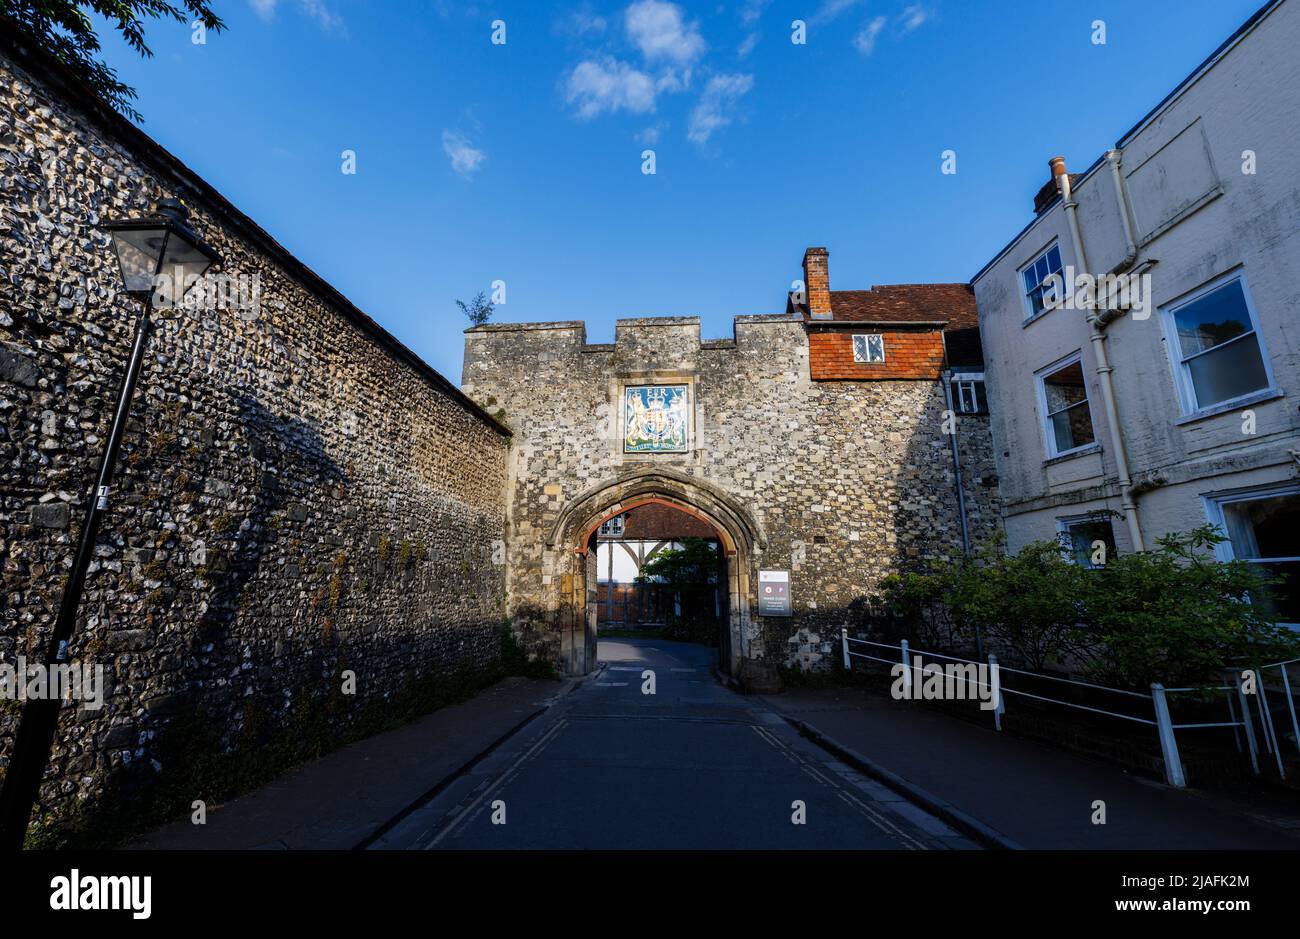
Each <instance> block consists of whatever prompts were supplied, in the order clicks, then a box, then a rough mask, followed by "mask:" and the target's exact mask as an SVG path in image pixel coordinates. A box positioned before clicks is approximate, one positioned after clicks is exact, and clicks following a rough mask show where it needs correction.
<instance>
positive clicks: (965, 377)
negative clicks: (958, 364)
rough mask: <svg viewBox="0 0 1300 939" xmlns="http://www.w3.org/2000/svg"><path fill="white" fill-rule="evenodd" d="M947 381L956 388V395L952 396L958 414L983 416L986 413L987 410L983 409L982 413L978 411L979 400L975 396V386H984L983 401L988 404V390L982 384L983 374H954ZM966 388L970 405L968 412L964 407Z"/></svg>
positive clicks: (986, 386)
mask: <svg viewBox="0 0 1300 939" xmlns="http://www.w3.org/2000/svg"><path fill="white" fill-rule="evenodd" d="M948 380H949V381H950V382H951V383H952V384H954V385H956V386H957V388H956V391H957V394H956V395H954V396H953V403H954V404H955V405H956V406H957V413H958V414H984V413H986V412H987V410H988V408H985V409H984V410H983V411H981V410H980V407H979V398H978V397H976V395H975V385H976V384H980V385H984V401H985V403H986V404H987V403H988V399H989V389H988V385H986V384H985V383H984V373H983V372H954V373H953V374H952V376H950V378H949V379H948ZM968 386H969V390H970V400H971V405H972V407H971V408H970V409H969V410H967V409H966V407H965V404H966V392H967V387H968Z"/></svg>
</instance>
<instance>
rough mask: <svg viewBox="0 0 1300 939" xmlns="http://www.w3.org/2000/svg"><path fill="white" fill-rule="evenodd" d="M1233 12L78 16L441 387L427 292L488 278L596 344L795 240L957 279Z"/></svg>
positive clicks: (720, 328)
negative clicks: (103, 20)
mask: <svg viewBox="0 0 1300 939" xmlns="http://www.w3.org/2000/svg"><path fill="white" fill-rule="evenodd" d="M1261 3H1262V0H1143V2H1140V3H1135V2H1133V0H1118V2H1114V0H1086V2H1080V0H999V2H993V0H924V2H919V3H918V2H912V0H793V2H790V0H768V2H763V0H737V2H713V3H697V2H681V3H676V4H674V3H667V2H663V0H636V2H632V0H623V2H618V3H615V2H601V0H585V2H584V0H576V2H557V3H541V2H523V0H501V2H497V3H494V4H490V5H489V4H478V3H471V2H465V3H458V2H453V0H445V2H444V0H214V6H215V8H216V9H217V12H218V13H219V14H220V15H221V16H222V17H223V18H224V19H225V20H226V22H227V24H228V27H229V29H228V30H227V31H226V32H224V33H222V34H220V35H209V36H208V37H207V42H206V43H205V44H202V45H196V44H194V43H193V41H192V39H191V32H190V30H189V29H188V28H186V27H183V26H180V25H177V24H171V23H166V24H158V25H156V26H154V27H153V28H151V30H150V32H149V40H150V44H151V45H152V47H153V49H154V52H155V54H156V58H155V59H153V60H150V61H144V60H141V59H139V58H138V57H136V56H135V55H134V54H133V53H131V52H130V50H128V49H127V48H126V47H125V46H124V45H122V44H121V43H120V42H118V41H116V39H115V38H111V37H109V36H107V35H106V32H107V31H106V30H105V31H102V33H101V34H102V35H105V43H104V45H105V57H106V58H107V60H108V61H109V63H110V64H111V65H113V66H114V67H115V68H117V69H118V71H119V75H120V77H121V78H122V79H123V80H124V81H126V82H127V83H128V84H131V85H133V86H135V88H136V89H137V90H138V92H139V95H140V97H139V101H138V103H137V104H138V108H139V110H140V111H141V112H143V114H144V116H145V124H144V129H145V130H146V131H147V132H148V133H149V134H151V135H152V136H153V137H154V138H155V139H157V140H158V141H159V142H160V143H162V144H163V145H164V146H165V147H167V148H168V149H170V150H171V151H172V152H173V153H175V154H176V155H177V156H179V157H180V158H181V159H182V160H184V161H185V162H186V163H187V164H189V166H191V167H192V168H193V169H194V170H196V171H197V172H198V173H199V174H200V175H202V176H204V177H205V178H206V179H207V180H208V181H209V182H211V183H212V184H213V185H215V186H216V187H217V188H218V189H219V190H221V191H222V192H223V193H224V194H225V195H226V196H227V197H228V198H230V199H231V200H232V201H233V202H234V203H235V204H236V205H238V206H239V207H240V208H241V209H243V210H244V211H245V212H246V213H248V214H249V215H250V216H252V217H253V218H254V219H255V220H257V221H258V222H259V223H260V224H261V225H262V226H263V227H264V228H265V229H267V230H268V231H269V232H270V233H271V234H272V235H273V236H274V237H276V238H277V239H278V240H279V241H280V242H281V243H282V244H284V245H286V246H287V247H288V248H289V250H291V251H292V252H293V253H295V254H296V255H297V256H298V257H299V258H301V259H302V260H303V261H304V262H305V263H307V264H308V265H309V266H310V267H312V268H313V269H314V270H316V271H317V272H318V273H319V274H321V275H322V276H323V277H325V278H326V279H327V280H329V281H330V282H332V283H333V284H334V285H335V286H336V287H338V288H339V289H340V290H341V291H342V292H343V293H344V294H346V295H347V296H348V297H349V298H350V299H352V300H353V301H354V302H355V303H356V304H357V305H358V306H359V307H361V308H362V309H364V310H366V311H367V312H368V313H369V314H370V315H371V316H373V317H374V318H375V319H377V320H378V321H379V322H381V323H382V324H383V325H384V326H385V327H387V328H388V329H389V330H390V331H391V332H393V333H394V334H395V335H397V337H398V338H400V339H401V340H402V341H403V342H405V343H406V344H407V345H409V346H410V347H411V348H412V349H414V350H415V351H416V352H417V353H419V354H420V355H421V356H423V357H424V358H425V359H426V361H428V362H429V363H430V364H431V365H433V366H434V367H435V368H437V369H438V370H439V371H441V372H442V373H443V374H445V375H446V376H447V377H449V378H450V379H452V380H453V381H457V382H458V381H459V378H460V365H461V350H462V337H461V331H462V330H463V329H464V327H465V326H466V325H467V324H466V322H465V319H464V317H463V316H462V315H461V313H460V311H459V310H458V309H457V307H456V305H455V302H454V301H455V300H456V299H457V298H463V299H469V297H471V296H472V295H473V294H474V293H476V292H478V291H479V290H484V291H487V290H490V285H491V284H492V282H493V281H497V280H501V281H504V282H505V285H506V304H505V305H504V306H502V307H500V308H499V309H498V311H497V316H496V319H497V320H498V321H528V320H560V319H585V320H586V321H587V324H588V337H589V339H590V340H591V341H596V342H600V341H609V340H611V339H612V338H613V324H614V320H615V319H617V318H620V317H628V316H650V315H696V314H697V315H699V316H701V317H702V318H703V331H704V334H705V336H706V337H723V336H730V335H731V318H732V316H734V315H735V314H738V313H773V312H781V311H783V309H784V303H785V292H786V291H787V290H788V289H789V287H790V283H791V281H792V280H794V279H796V278H798V277H799V276H800V274H801V272H800V269H799V263H800V260H801V258H802V256H803V249H804V248H805V247H807V246H809V245H825V246H826V247H828V248H829V249H830V252H831V286H832V288H835V289H859V288H866V287H869V286H872V285H873V284H878V283H913V282H926V281H965V280H968V279H969V278H970V276H971V275H972V274H974V273H975V271H977V270H978V269H979V268H980V267H981V266H982V265H983V264H984V263H985V262H986V261H988V260H989V259H990V258H991V257H992V255H993V254H994V253H995V252H996V251H998V250H999V249H1000V248H1001V247H1002V246H1003V245H1004V244H1006V242H1008V241H1009V240H1010V239H1011V238H1012V237H1013V236H1014V235H1015V233H1016V232H1018V231H1019V230H1020V228H1021V227H1022V226H1023V225H1024V224H1025V223H1026V222H1027V221H1028V220H1029V218H1030V214H1031V200H1032V198H1033V195H1034V193H1035V192H1036V191H1037V190H1038V188H1039V187H1040V186H1041V185H1042V184H1043V183H1044V182H1045V181H1046V180H1047V177H1048V169H1047V160H1048V158H1049V157H1050V156H1052V155H1054V154H1056V153H1062V154H1064V155H1065V156H1066V158H1067V160H1068V161H1069V165H1070V166H1071V168H1072V169H1076V170H1080V169H1083V168H1085V167H1086V166H1087V165H1088V164H1090V163H1091V162H1092V161H1093V160H1094V159H1095V158H1096V157H1097V156H1098V155H1100V153H1101V152H1102V151H1103V150H1104V149H1106V148H1107V147H1109V146H1110V145H1112V144H1113V143H1114V142H1115V140H1116V139H1117V138H1118V137H1119V136H1120V134H1122V133H1123V132H1124V131H1126V130H1127V129H1128V128H1129V127H1130V126H1131V125H1132V124H1133V123H1135V122H1136V121H1137V120H1138V119H1139V118H1140V117H1141V116H1142V115H1143V114H1144V113H1146V111H1147V110H1148V109H1150V108H1151V107H1152V106H1154V105H1155V104H1156V103H1157V102H1158V101H1159V100H1160V99H1161V98H1163V97H1164V95H1165V94H1166V93H1168V91H1169V90H1171V89H1172V88H1173V86H1174V85H1175V84H1177V83H1178V82H1179V81H1180V80H1181V79H1182V78H1183V77H1184V76H1185V75H1186V74H1187V73H1188V72H1189V71H1191V69H1192V68H1193V67H1195V66H1196V65H1197V64H1198V63H1199V62H1200V61H1201V60H1202V59H1203V58H1204V57H1205V56H1207V55H1208V54H1209V53H1210V52H1211V51H1213V49H1214V48H1215V47H1216V46H1218V44H1219V43H1220V42H1221V41H1222V40H1223V39H1225V38H1226V37H1227V36H1228V35H1229V34H1230V33H1231V32H1232V31H1233V30H1234V29H1236V27H1237V26H1238V25H1240V24H1241V22H1243V21H1244V20H1245V19H1246V18H1247V17H1249V15H1250V14H1251V13H1253V12H1254V10H1255V9H1256V8H1257V7H1258V6H1259V5H1260V4H1261ZM497 19H500V20H503V21H504V22H505V40H506V41H505V43H504V45H494V44H493V43H492V32H493V30H492V22H493V21H494V20H497ZM795 19H801V20H803V21H805V22H806V24H807V32H806V43H805V44H802V45H797V44H795V43H792V42H791V34H792V30H791V22H792V21H793V20H795ZM1095 20H1102V21H1104V22H1105V30H1106V42H1105V44H1104V45H1098V44H1095V43H1094V42H1093V35H1094V30H1093V26H1092V24H1093V22H1094V21H1095ZM647 148H650V149H653V150H654V151H655V163H656V173H655V174H654V175H646V174H644V173H643V172H642V165H643V161H642V156H641V155H642V152H643V151H644V150H645V149H647ZM345 150H352V151H354V152H355V154H356V173H355V174H350V175H349V174H345V173H343V172H342V171H341V168H342V165H343V158H342V154H343V151H345ZM945 150H953V151H955V152H956V154H957V172H956V174H954V175H944V174H942V173H941V171H940V170H941V160H942V154H943V152H944V151H945Z"/></svg>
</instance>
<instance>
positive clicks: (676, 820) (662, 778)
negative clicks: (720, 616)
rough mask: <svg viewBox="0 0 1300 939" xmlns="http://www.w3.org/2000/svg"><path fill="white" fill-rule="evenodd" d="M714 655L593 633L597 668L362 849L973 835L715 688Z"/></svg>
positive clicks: (952, 840) (900, 843) (867, 844)
mask: <svg viewBox="0 0 1300 939" xmlns="http://www.w3.org/2000/svg"><path fill="white" fill-rule="evenodd" d="M713 655H714V653H713V652H712V651H711V650H708V649H705V648H702V647H700V646H694V645H687V644H682V643H672V642H663V641H658V640H615V641H604V642H601V644H600V649H599V656H600V659H601V661H602V663H604V664H603V668H602V670H601V671H600V672H599V673H598V674H596V675H594V676H592V677H591V678H589V679H588V680H587V681H586V682H584V683H583V684H582V685H581V686H580V687H579V688H578V689H577V690H576V691H574V692H573V693H572V694H571V695H568V696H567V697H566V698H564V699H563V700H562V701H561V702H560V703H559V704H557V705H556V706H555V707H554V708H552V709H551V711H550V712H548V713H547V715H546V716H545V717H544V718H542V719H541V720H539V721H537V722H535V723H534V724H532V725H529V727H528V728H527V730H526V731H524V732H522V733H520V734H518V735H516V736H515V737H513V738H511V740H510V741H508V742H507V743H506V744H505V745H503V746H502V747H501V748H500V749H499V750H498V751H497V752H496V753H495V754H494V755H493V756H492V757H490V758H489V759H487V760H484V761H483V762H482V763H480V764H479V765H478V766H476V767H475V768H474V769H473V770H472V771H471V772H470V773H468V774H466V775H465V776H464V777H462V778H461V779H459V780H457V781H456V782H455V783H454V784H453V785H451V786H449V787H448V788H447V789H446V790H445V791H444V792H443V793H442V794H441V795H440V796H438V797H437V798H435V799H434V800H433V801H432V802H430V803H429V804H428V805H426V806H425V807H424V808H422V809H420V810H419V811H416V812H414V813H413V814H411V815H410V816H409V817H408V818H406V819H405V821H404V822H402V823H401V824H399V825H398V826H396V827H395V828H393V829H392V830H391V831H390V832H389V833H388V834H387V835H386V836H384V837H383V838H381V839H380V840H379V841H378V842H376V844H375V845H374V847H377V848H425V849H461V848H552V849H555V848H561V849H562V848H608V849H618V848H624V849H656V848H688V849H689V848H832V849H834V848H878V849H925V848H971V847H974V845H973V844H972V843H971V842H969V841H967V840H965V839H964V838H962V837H960V836H959V835H958V834H957V833H956V832H955V831H953V830H951V829H950V828H948V827H947V826H946V825H945V824H943V823H942V822H941V821H939V820H938V819H936V818H934V817H933V816H931V815H930V814H928V813H926V812H924V811H922V810H921V809H919V808H917V807H915V806H914V805H912V804H911V803H909V802H906V801H904V800H902V799H901V798H900V797H899V796H898V795H897V794H895V793H893V792H892V791H890V790H888V789H886V788H884V787H883V786H881V785H879V784H878V783H875V782H873V781H871V780H868V779H866V778H864V777H862V776H861V775H859V774H858V773H857V772H856V771H854V770H852V769H851V768H849V767H848V766H846V765H844V764H842V763H840V762H839V761H837V760H835V759H833V758H832V757H830V756H829V755H828V754H827V753H826V752H825V751H823V750H821V749H820V748H818V747H816V746H814V745H812V744H810V743H809V742H807V741H806V740H804V739H802V738H801V737H800V736H799V735H798V734H797V733H795V732H794V731H793V730H792V729H791V728H790V726H789V725H788V724H787V722H786V721H785V720H784V719H782V718H781V717H780V715H778V714H776V713H774V712H773V711H772V710H771V709H770V708H769V707H768V706H767V705H766V704H765V703H764V702H762V701H761V700H758V699H754V698H745V697H742V696H740V695H738V694H736V693H734V692H732V691H730V690H728V689H726V688H724V687H722V686H721V685H719V684H718V683H717V682H716V681H715V679H714V677H713V674H712V665H713ZM647 669H648V670H652V671H653V672H654V676H655V682H656V688H655V694H644V693H643V691H642V683H643V680H644V679H643V675H644V673H645V671H646V670H647ZM796 802H799V803H802V805H803V811H804V817H805V824H794V822H793V821H792V816H793V815H794V814H795V812H796V811H797V808H796V807H794V803H796Z"/></svg>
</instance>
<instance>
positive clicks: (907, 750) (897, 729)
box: [765, 688, 1300, 850]
mask: <svg viewBox="0 0 1300 939" xmlns="http://www.w3.org/2000/svg"><path fill="white" fill-rule="evenodd" d="M765 700H766V701H767V702H768V704H770V705H771V706H772V707H774V708H776V709H778V710H780V711H781V712H782V713H784V714H787V715H789V716H790V717H794V718H797V719H799V720H802V721H805V722H806V723H807V724H809V725H811V726H812V727H815V728H816V729H817V730H819V731H821V732H822V733H823V734H825V735H827V736H829V737H831V738H833V739H834V740H835V741H837V742H839V743H841V744H843V745H844V746H846V747H848V748H849V749H851V750H854V751H856V752H858V753H860V754H862V755H863V756H864V757H866V758H867V760H869V761H870V762H872V763H874V764H876V765H878V766H880V767H882V768H884V769H886V770H888V771H890V772H892V773H894V774H896V775H898V776H901V777H903V778H904V779H905V780H907V781H908V782H909V783H911V784H913V785H914V786H919V787H920V788H921V789H923V790H925V791H926V792H928V793H930V794H931V795H933V796H935V797H937V798H938V799H939V800H940V801H942V802H946V803H947V804H949V805H951V806H953V807H954V808H956V809H958V810H960V811H962V812H965V813H966V814H967V815H970V816H973V817H975V818H976V819H978V820H980V821H981V822H983V823H984V824H986V825H988V826H990V827H992V828H993V829H995V830H996V831H998V832H1001V833H1002V834H1003V835H1006V836H1007V837H1008V838H1010V839H1011V840H1012V841H1013V842H1016V843H1018V844H1019V845H1021V846H1022V847H1026V848H1068V849H1079V848H1096V849H1135V848H1139V849H1140V848H1152V849H1169V850H1176V849H1196V848H1220V849H1222V848H1282V849H1291V850H1296V849H1300V803H1297V800H1296V799H1295V797H1294V796H1293V795H1291V794H1289V793H1285V792H1283V793H1278V792H1269V791H1267V790H1263V789H1261V790H1260V791H1259V792H1258V793H1255V794H1254V795H1252V796H1251V797H1250V798H1249V799H1244V798H1240V797H1237V798H1233V797H1228V796H1226V795H1223V794H1220V793H1215V792H1208V791H1194V790H1189V791H1179V790H1176V789H1171V788H1169V787H1168V786H1165V785H1163V784H1161V783H1159V782H1156V781H1154V780H1147V779H1145V778H1141V777H1136V776H1132V775H1130V774H1128V773H1126V772H1125V771H1124V770H1122V769H1120V768H1118V767H1116V766H1112V765H1110V764H1107V763H1102V762H1096V761H1093V760H1089V759H1085V758H1083V757H1080V756H1076V755H1075V754H1073V753H1068V752H1066V751H1063V750H1057V749H1055V748H1053V747H1049V746H1046V745H1043V744H1038V743H1034V742H1032V741H1028V740H1023V739H1019V738H1016V737H1014V736H1011V735H1009V734H999V733H997V732H996V731H994V730H993V729H992V728H991V727H986V726H979V725H977V724H974V723H970V722H967V721H964V720H962V719H961V718H958V717H953V716H951V715H947V714H942V713H938V712H936V711H934V710H930V709H928V708H926V706H925V705H924V704H920V703H918V702H903V701H894V700H892V699H890V698H888V697H887V696H885V695H882V694H877V693H872V692H868V691H866V690H864V689H861V688H837V689H817V690H809V689H793V690H791V691H788V692H787V693H786V694H783V695H774V696H772V697H770V698H766V699H765ZM1098 800H1099V801H1102V802H1105V804H1106V824H1105V825H1095V824H1093V821H1092V819H1093V814H1094V809H1093V802H1094V801H1098Z"/></svg>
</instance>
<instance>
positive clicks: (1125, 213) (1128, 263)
mask: <svg viewBox="0 0 1300 939" xmlns="http://www.w3.org/2000/svg"><path fill="white" fill-rule="evenodd" d="M1122 157H1123V154H1121V153H1120V152H1119V151H1118V150H1107V151H1106V162H1107V163H1109V164H1110V178H1111V179H1112V180H1113V181H1114V183H1115V203H1116V205H1117V207H1118V208H1119V217H1120V218H1121V219H1122V220H1123V222H1124V241H1125V243H1126V245H1127V247H1128V252H1127V253H1126V254H1125V255H1124V260H1122V261H1120V262H1119V263H1118V264H1116V265H1115V266H1114V267H1113V268H1111V271H1110V272H1111V273H1112V274H1121V273H1123V272H1124V271H1127V270H1128V269H1129V268H1130V267H1132V266H1133V262H1134V261H1136V260H1137V256H1138V246H1137V232H1136V231H1135V230H1134V228H1133V216H1132V214H1131V213H1130V212H1129V210H1128V199H1126V198H1125V197H1124V193H1125V192H1127V191H1128V190H1127V189H1126V187H1125V185H1124V177H1123V175H1122V174H1121V173H1120V171H1119V163H1120V160H1121V159H1122ZM1104 315H1106V316H1107V319H1106V323H1109V322H1110V321H1111V320H1113V319H1115V318H1116V317H1117V316H1119V311H1117V310H1106V311H1105V314H1104ZM1106 323H1103V324H1102V325H1103V326H1105V325H1106Z"/></svg>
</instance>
